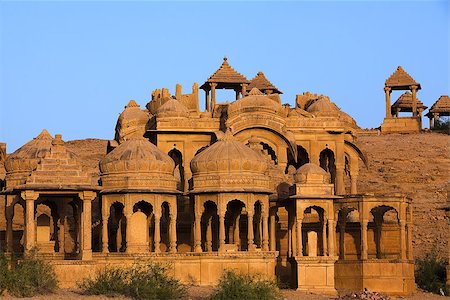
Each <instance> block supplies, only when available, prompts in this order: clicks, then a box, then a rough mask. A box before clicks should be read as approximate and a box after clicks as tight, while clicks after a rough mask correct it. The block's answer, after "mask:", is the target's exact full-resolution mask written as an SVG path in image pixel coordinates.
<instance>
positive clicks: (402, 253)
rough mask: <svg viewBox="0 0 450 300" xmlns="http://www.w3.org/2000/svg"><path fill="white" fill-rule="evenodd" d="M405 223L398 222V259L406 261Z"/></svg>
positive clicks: (402, 221)
mask: <svg viewBox="0 0 450 300" xmlns="http://www.w3.org/2000/svg"><path fill="white" fill-rule="evenodd" d="M405 225H406V222H405V221H404V220H400V259H401V260H406V230H405Z"/></svg>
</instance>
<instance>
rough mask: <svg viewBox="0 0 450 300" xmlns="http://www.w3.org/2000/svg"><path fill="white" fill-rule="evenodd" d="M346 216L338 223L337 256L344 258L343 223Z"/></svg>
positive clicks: (344, 223)
mask: <svg viewBox="0 0 450 300" xmlns="http://www.w3.org/2000/svg"><path fill="white" fill-rule="evenodd" d="M345 219H346V216H344V221H343V222H342V221H341V222H340V224H339V258H340V259H345V225H346V221H345Z"/></svg>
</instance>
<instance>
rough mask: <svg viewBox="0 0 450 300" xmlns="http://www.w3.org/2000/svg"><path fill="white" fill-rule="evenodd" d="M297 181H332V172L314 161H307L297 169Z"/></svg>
mask: <svg viewBox="0 0 450 300" xmlns="http://www.w3.org/2000/svg"><path fill="white" fill-rule="evenodd" d="M294 180H295V182H297V183H330V174H328V173H327V171H325V170H324V169H322V168H321V167H319V166H318V165H316V164H313V163H307V164H304V165H303V166H301V167H300V168H298V169H297V171H296V172H295V174H294Z"/></svg>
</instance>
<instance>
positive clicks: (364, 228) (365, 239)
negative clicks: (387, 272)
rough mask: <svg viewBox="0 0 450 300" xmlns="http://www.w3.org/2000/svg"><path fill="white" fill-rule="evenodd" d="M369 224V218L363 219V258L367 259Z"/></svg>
mask: <svg viewBox="0 0 450 300" xmlns="http://www.w3.org/2000/svg"><path fill="white" fill-rule="evenodd" d="M368 224H369V221H368V220H365V219H364V220H362V221H361V259H367V258H368V256H367V250H368V244H367V225H368Z"/></svg>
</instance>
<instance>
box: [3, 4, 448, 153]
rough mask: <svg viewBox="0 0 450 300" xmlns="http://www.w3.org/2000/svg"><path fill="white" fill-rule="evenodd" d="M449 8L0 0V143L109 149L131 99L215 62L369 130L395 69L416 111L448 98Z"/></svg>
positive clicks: (187, 81)
mask: <svg viewBox="0 0 450 300" xmlns="http://www.w3.org/2000/svg"><path fill="white" fill-rule="evenodd" d="M448 3H449V2H448V1H411V2H408V1H379V2H378V1H377V2H366V1H348V2H332V1H325V2H312V1H311V2H292V1H286V2H275V1H274V2H253V1H252V2H227V3H226V2H213V3H211V2H169V3H166V2H144V1H136V2H115V1H113V2H106V1H99V2H88V1H77V2H62V1H48V2H38V1H28V2H18V1H0V51H1V52H0V141H3V142H6V143H7V151H8V153H9V152H12V151H14V150H15V149H17V148H18V147H20V146H21V145H23V144H24V143H26V142H27V141H28V140H30V139H32V138H33V137H35V136H36V135H37V134H38V133H39V132H40V131H41V130H42V129H43V128H46V129H48V130H49V131H50V133H51V134H52V135H54V134H55V133H61V134H62V135H63V139H65V140H71V139H83V138H88V137H94V138H103V139H112V138H113V137H114V126H115V123H116V120H117V117H118V114H119V113H120V112H121V111H122V110H123V107H124V105H125V104H126V103H127V102H128V100H130V99H135V100H136V101H137V102H138V103H139V104H140V105H141V107H144V106H145V104H146V103H147V102H148V100H149V98H150V94H151V91H152V90H153V89H156V88H162V87H167V88H169V89H170V91H171V92H172V93H174V91H175V84H176V83H181V84H183V88H184V91H185V92H188V91H190V88H191V85H192V83H193V82H198V83H199V84H202V83H203V82H204V81H205V80H206V79H207V78H208V77H209V76H210V75H211V74H212V72H213V71H215V70H216V69H217V68H218V67H219V66H220V64H221V62H222V58H223V56H224V55H226V56H227V57H228V58H229V62H230V64H231V65H232V66H233V67H234V68H235V69H236V70H238V71H239V72H241V73H243V74H244V75H245V76H247V78H249V79H251V78H252V77H253V76H254V75H255V74H256V73H257V72H258V71H264V73H265V74H266V76H267V77H268V78H269V80H271V81H272V83H274V84H275V85H276V86H277V87H278V88H279V89H280V90H282V91H283V92H284V94H283V95H282V101H283V102H285V103H291V104H293V103H294V101H295V95H296V94H300V93H303V92H304V91H311V92H313V93H319V94H325V95H328V96H330V98H331V99H332V100H333V101H334V102H335V103H336V104H337V105H338V106H339V107H341V108H342V109H343V110H344V111H345V112H347V113H349V114H350V115H351V116H353V117H354V118H355V119H356V121H357V122H358V124H359V125H360V126H361V127H368V128H372V127H378V126H379V125H380V124H381V122H382V121H383V117H384V114H385V108H384V107H385V106H384V105H385V104H384V92H383V86H384V81H385V79H386V78H387V77H388V76H389V75H390V74H391V73H392V72H393V71H394V70H395V69H396V67H397V66H398V65H402V66H403V67H404V69H405V70H406V71H407V72H408V73H410V74H411V75H412V76H413V78H414V79H416V81H418V82H420V83H421V85H422V90H421V91H420V92H419V93H418V97H419V99H420V100H422V101H423V102H424V103H425V105H427V106H431V104H433V103H434V102H435V101H436V100H437V99H438V97H439V96H440V95H443V94H448V93H449V85H450V84H449V68H450V66H449V4H448ZM400 94H401V93H400V92H398V93H393V95H392V98H393V101H395V100H396V98H397V97H398V96H400ZM200 99H202V100H203V99H204V95H203V93H201V94H200ZM219 100H220V99H219ZM425 121H427V120H425ZM424 123H425V124H427V123H428V122H424Z"/></svg>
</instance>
